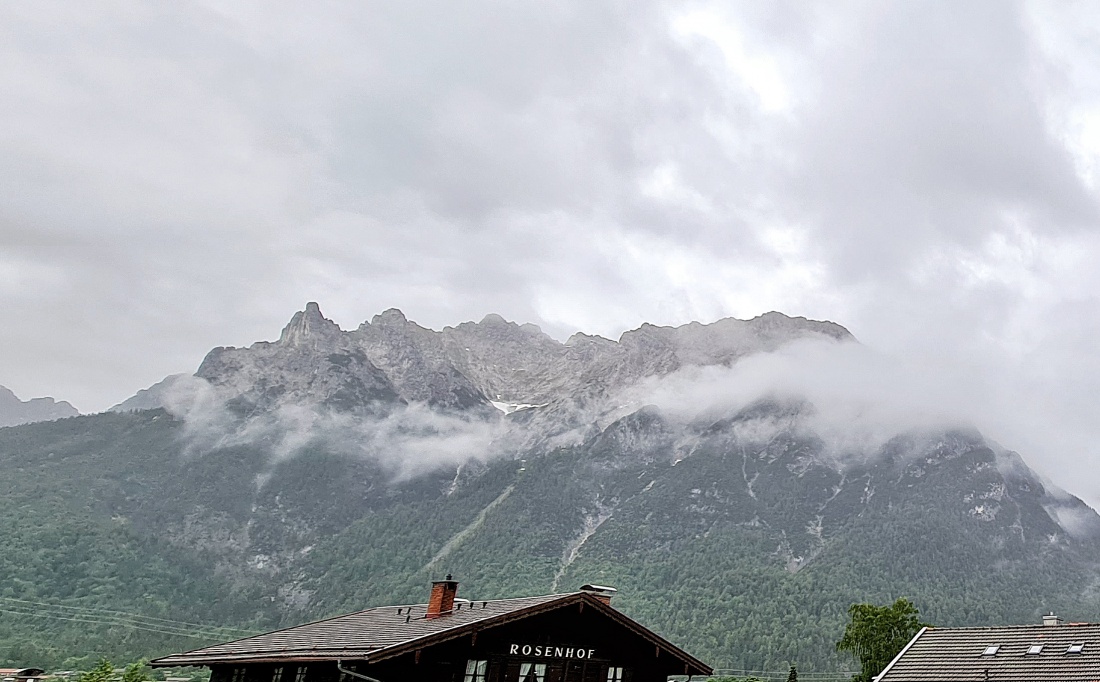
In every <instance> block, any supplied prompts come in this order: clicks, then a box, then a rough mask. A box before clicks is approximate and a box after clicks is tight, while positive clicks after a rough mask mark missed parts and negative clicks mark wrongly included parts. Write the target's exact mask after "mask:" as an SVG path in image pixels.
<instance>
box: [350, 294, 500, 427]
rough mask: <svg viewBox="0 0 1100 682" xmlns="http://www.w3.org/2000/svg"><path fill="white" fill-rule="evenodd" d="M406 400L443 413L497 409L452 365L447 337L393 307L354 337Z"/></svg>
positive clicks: (363, 325) (377, 316)
mask: <svg viewBox="0 0 1100 682" xmlns="http://www.w3.org/2000/svg"><path fill="white" fill-rule="evenodd" d="M350 336H351V337H352V339H353V341H354V342H355V343H356V344H357V345H358V347H359V348H361V349H362V350H363V352H364V353H366V355H367V357H368V358H370V361H371V362H372V363H373V364H374V365H376V366H377V367H379V368H380V369H381V370H382V371H383V372H385V374H386V376H388V377H389V378H390V380H391V381H392V382H393V383H394V386H395V387H396V389H397V391H398V392H399V393H400V394H401V397H402V398H404V399H405V400H407V401H409V402H422V403H426V404H428V405H430V406H432V407H436V408H444V409H457V410H467V409H477V408H486V409H492V408H491V406H490V404H489V401H488V400H487V398H486V397H485V394H484V393H483V392H482V391H481V390H480V389H479V388H478V387H477V386H476V385H474V383H473V382H472V381H470V379H469V378H468V377H467V376H466V375H464V374H463V373H462V372H460V371H459V370H458V369H457V368H456V367H455V365H454V363H453V362H452V361H451V358H450V357H449V356H448V354H447V351H446V349H445V347H444V344H443V339H442V335H441V334H440V333H439V332H436V331H433V330H431V329H426V328H424V327H421V326H420V325H418V324H416V323H415V322H410V321H408V320H407V319H405V316H404V315H403V314H402V313H401V311H400V310H397V309H396V308H391V309H390V310H387V311H385V312H384V313H382V314H381V315H375V316H374V318H373V319H372V320H371V321H370V322H364V323H363V324H362V325H360V326H359V328H358V329H357V330H355V331H354V332H351V335H350Z"/></svg>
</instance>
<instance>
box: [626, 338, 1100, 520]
mask: <svg viewBox="0 0 1100 682" xmlns="http://www.w3.org/2000/svg"><path fill="white" fill-rule="evenodd" d="M1028 382H1029V376H1028V374H1027V373H1025V372H1022V371H1021V372H1020V373H1019V374H1009V373H1003V374H1001V375H995V374H991V373H989V372H987V371H985V370H984V368H982V367H978V366H974V365H971V364H968V363H966V362H965V361H964V360H963V359H960V360H959V361H958V362H949V361H942V362H941V363H940V364H938V365H931V364H929V363H928V362H927V358H921V359H919V360H918V359H912V358H906V357H898V356H892V355H887V354H883V353H880V352H876V351H875V350H873V349H870V348H868V347H867V346H864V345H861V344H858V343H845V342H833V341H824V340H821V341H819V340H807V341H798V342H795V343H792V344H790V345H788V346H785V347H783V348H781V349H779V350H777V351H775V352H774V353H768V354H758V355H753V356H750V357H747V358H744V359H742V360H741V361H740V362H738V363H736V364H734V365H733V366H731V367H724V366H709V367H687V368H684V369H681V370H679V371H677V372H675V373H673V374H671V375H668V376H664V377H660V378H650V379H647V380H645V381H643V382H641V383H639V384H638V385H637V386H635V387H633V388H631V389H630V390H629V391H627V392H626V393H625V394H624V396H622V400H621V401H620V402H621V403H622V402H626V403H629V404H632V405H642V404H652V405H655V406H656V407H658V408H659V409H660V410H661V411H662V412H663V413H664V414H666V415H669V416H670V417H672V418H674V419H677V420H680V421H684V422H688V421H695V420H699V419H705V418H707V417H718V416H724V415H728V414H730V413H733V412H736V411H738V410H741V409H743V408H745V407H748V406H750V405H751V404H753V403H755V402H757V401H759V400H761V399H769V398H771V399H776V400H794V401H805V402H807V403H809V404H811V405H812V408H810V409H806V410H803V411H802V412H801V414H800V415H799V417H798V422H799V426H800V427H802V428H806V429H808V430H809V431H812V432H813V433H814V434H816V435H817V436H818V437H820V438H822V439H823V440H824V441H825V444H826V447H827V449H828V451H829V453H830V454H832V455H834V456H836V457H838V458H841V459H843V458H850V457H866V456H872V455H873V454H874V453H876V452H878V451H879V450H880V449H881V447H882V446H883V445H884V444H885V443H886V442H887V441H889V440H890V439H892V438H894V437H896V436H898V435H900V434H914V433H928V432H932V431H937V430H939V431H942V430H944V429H954V428H977V429H978V430H979V431H981V432H982V434H983V435H984V436H985V437H986V438H987V439H989V440H991V441H992V442H993V443H995V444H998V445H1000V446H1003V447H1005V448H1007V449H1011V450H1016V451H1019V452H1020V453H1021V455H1022V457H1023V458H1024V460H1025V461H1026V462H1027V464H1028V465H1029V466H1030V467H1032V468H1033V469H1035V470H1037V471H1038V472H1039V473H1040V474H1041V475H1044V476H1046V477H1048V478H1049V479H1051V480H1053V481H1054V482H1055V483H1056V484H1057V485H1060V486H1062V487H1064V488H1066V489H1067V490H1069V491H1071V492H1072V493H1074V494H1076V495H1079V496H1082V497H1084V498H1085V499H1086V500H1090V501H1091V503H1092V504H1094V505H1095V503H1096V502H1097V501H1100V496H1098V495H1096V493H1095V491H1094V490H1093V489H1092V488H1091V487H1089V481H1088V479H1087V478H1085V479H1083V478H1081V476H1079V475H1078V474H1077V473H1075V470H1076V469H1078V468H1079V467H1078V466H1077V463H1078V462H1080V461H1081V460H1082V459H1083V458H1084V457H1085V456H1086V455H1088V454H1089V452H1090V449H1089V445H1088V440H1087V435H1088V434H1091V435H1092V436H1094V437H1096V438H1098V439H1100V427H1097V426H1095V425H1091V424H1082V423H1080V422H1079V421H1078V420H1076V419H1075V416H1074V415H1075V413H1073V412H1065V411H1062V410H1060V409H1059V408H1058V404H1057V403H1055V402H1052V401H1049V400H1044V397H1043V396H1040V395H1036V394H1034V393H1031V392H1029V391H1028V389H1027V387H1028ZM783 426H785V424H779V423H761V424H755V425H753V426H752V428H757V429H764V430H767V429H769V428H777V429H778V428H781V427H783ZM757 435H760V434H757Z"/></svg>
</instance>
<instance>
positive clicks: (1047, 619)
mask: <svg viewBox="0 0 1100 682" xmlns="http://www.w3.org/2000/svg"><path fill="white" fill-rule="evenodd" d="M1061 622H1062V619H1061V618H1059V617H1058V616H1056V615H1054V612H1053V611H1051V612H1050V613H1048V614H1047V615H1045V616H1043V625H1048V626H1053V625H1058V624H1059V623H1061Z"/></svg>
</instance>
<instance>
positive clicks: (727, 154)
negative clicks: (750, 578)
mask: <svg viewBox="0 0 1100 682" xmlns="http://www.w3.org/2000/svg"><path fill="white" fill-rule="evenodd" d="M0 93H2V96H0V306H2V307H0V312H2V323H0V384H2V385H5V386H8V387H9V388H11V389H13V390H14V391H15V392H16V393H17V394H18V395H20V397H22V398H24V399H26V398H31V397H36V396H41V395H51V396H54V397H56V398H59V399H65V400H69V401H70V402H72V403H74V404H75V405H76V406H77V407H78V408H79V409H81V410H82V411H96V410H101V409H104V408H106V407H108V406H110V405H112V404H114V403H116V402H119V401H121V400H123V399H124V398H126V397H128V396H129V395H131V394H132V393H133V392H134V391H136V390H137V389H139V388H142V387H144V386H147V385H149V384H151V383H153V382H154V381H157V380H158V379H160V378H162V377H163V376H165V375H166V374H169V373H175V372H191V371H194V369H195V368H196V367H197V366H198V363H199V362H200V361H201V359H202V357H203V356H204V355H205V353H206V351H207V350H209V349H210V348H211V347H213V346H217V345H246V344H248V343H251V342H252V341H255V340H260V339H272V338H274V337H276V336H277V334H278V331H279V329H280V328H281V327H282V326H283V324H285V322H286V321H287V320H288V319H289V318H290V316H291V315H292V314H293V312H294V311H295V310H298V309H300V308H302V307H303V305H304V304H305V302H306V301H310V300H316V301H319V302H320V303H321V307H322V310H323V311H324V312H325V313H326V314H327V315H328V316H329V317H331V318H333V319H335V320H336V321H337V322H339V323H340V324H341V325H342V326H343V327H345V328H349V327H354V326H356V325H357V324H358V323H359V322H361V321H362V320H364V319H368V318H369V317H371V316H372V315H374V314H376V313H378V312H380V311H382V310H384V309H386V308H390V307H398V308H401V309H402V310H403V311H404V312H405V313H406V314H407V315H408V317H410V318H411V319H413V320H416V321H417V322H420V323H422V324H425V325H427V326H432V327H435V328H439V327H441V326H443V325H448V324H456V323H459V322H462V321H464V320H469V319H474V320H476V319H480V318H481V317H482V316H484V315H485V314H486V313H489V312H496V313H500V314H503V315H504V316H505V317H507V318H509V319H513V320H517V321H521V322H534V323H536V324H539V325H541V326H542V327H543V329H544V330H546V331H547V332H548V333H550V334H552V335H554V336H556V337H558V338H562V339H564V338H565V337H567V336H568V335H569V334H570V333H572V332H573V331H577V330H582V331H585V332H589V333H598V334H602V335H605V336H609V337H612V338H617V337H618V335H619V334H620V333H621V332H622V331H624V330H626V329H629V328H633V327H636V326H637V325H639V324H640V323H642V322H643V321H648V322H652V323H657V324H680V323H684V322H687V321H690V320H700V321H703V322H710V321H713V320H715V319H718V318H720V317H724V316H736V317H742V318H747V317H752V316H755V315H758V314H760V313H763V312H767V311H769V310H780V311H783V312H786V313H788V314H791V315H804V316H807V317H811V318H817V319H830V320H834V321H836V322H839V323H841V324H843V325H845V326H846V327H848V328H849V329H850V330H851V331H852V332H853V333H854V334H855V335H856V336H857V337H858V338H859V339H860V340H861V341H862V342H863V343H865V344H867V345H869V346H871V347H873V348H875V349H876V350H877V351H880V352H882V353H885V354H888V355H891V356H893V357H897V358H902V359H904V361H905V362H907V363H909V364H910V365H911V366H914V367H919V368H925V370H926V371H927V372H928V373H930V374H933V375H938V376H944V377H950V378H951V381H954V382H956V383H957V382H959V381H960V378H961V380H965V382H966V383H967V384H968V385H969V386H970V387H971V388H972V389H973V391H974V395H975V398H974V399H975V400H978V401H982V400H984V401H988V404H989V405H991V406H994V407H995V406H997V405H1000V404H1001V403H1004V405H1005V407H1004V414H1005V415H1007V417H1008V418H1006V419H1005V421H1006V423H1011V424H1015V425H1016V428H1015V430H1013V428H1012V427H999V428H1000V430H999V431H997V432H996V433H995V434H994V435H996V436H998V437H1000V438H1002V439H1011V440H1012V441H1013V442H1008V443H1005V445H1007V446H1009V447H1013V448H1016V449H1019V450H1021V451H1022V452H1024V454H1025V456H1027V455H1028V453H1029V452H1031V459H1030V460H1029V461H1036V462H1037V465H1038V468H1040V469H1042V470H1045V471H1046V472H1047V473H1050V474H1052V475H1054V476H1055V478H1056V479H1058V480H1059V481H1060V482H1062V483H1063V485H1066V484H1067V482H1069V483H1072V482H1075V477H1076V476H1077V474H1078V473H1079V472H1078V471H1077V470H1078V469H1080V470H1089V469H1094V470H1100V466H1098V465H1100V451H1098V450H1097V449H1096V448H1094V447H1093V444H1094V443H1098V442H1100V409H1098V408H1097V395H1098V393H1100V349H1098V345H1097V343H1096V340H1097V338H1098V337H1100V302H1098V298H1097V292H1098V291H1100V267H1097V266H1096V262H1097V261H1098V259H1100V231H1098V228H1100V202H1098V197H1097V189H1098V185H1100V177H1098V173H1100V170H1098V168H1097V162H1098V160H1100V10H1097V9H1096V7H1095V5H1094V4H1092V3H1076V4H1075V3H1069V2H1056V3H1055V2H1051V3H1047V4H1015V3H1012V2H1007V1H1005V0H996V1H995V2H987V3H982V2H957V1H955V0H951V1H945V2H939V3H923V2H915V1H907V2H890V3H883V2H863V3H839V2H830V3H811V2H805V3H794V4H790V3H780V2H767V3H764V2H757V1H752V2H744V3H734V2H729V1H728V0H725V1H722V2H715V3H705V2H698V3H693V2H689V3H682V2H677V3H669V4H662V3H659V2H646V1H643V0H631V1H630V2H593V1H591V0H581V1H578V2H555V1H547V2H527V3H517V2H492V1H481V0H472V1H470V2H462V3H455V2H416V1H409V0H406V1H403V2H399V3H364V2H323V1H319V0H314V1H312V2H309V3H297V4H292V3H284V2H270V1H267V0H265V1H264V2H255V3H248V2H236V3H225V2H213V1H211V2H186V1H184V0H181V1H179V2H172V3H164V2H151V1H150V2H141V1H140V0H136V1H134V2H122V3H109V2H102V3H94V4H89V3H73V2H66V3H56V4H55V3H49V2H43V1H36V2H21V1H18V0H16V1H12V2H4V3H2V4H0ZM1067 471H1068V472H1069V473H1068V474H1067V473H1066V472H1067ZM1059 472H1061V473H1059ZM1067 476H1068V478H1067ZM1092 478H1095V481H1094V482H1092V483H1089V482H1087V481H1080V482H1077V489H1076V490H1075V492H1078V493H1080V494H1083V495H1085V496H1086V497H1089V498H1090V499H1092V500H1097V499H1100V475H1097V476H1094V477H1092ZM1070 487H1073V486H1070ZM1082 488H1087V489H1082Z"/></svg>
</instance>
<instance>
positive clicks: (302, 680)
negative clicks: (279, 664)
mask: <svg viewBox="0 0 1100 682" xmlns="http://www.w3.org/2000/svg"><path fill="white" fill-rule="evenodd" d="M306 670H308V666H304V665H300V666H298V670H296V671H295V672H294V682H306Z"/></svg>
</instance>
